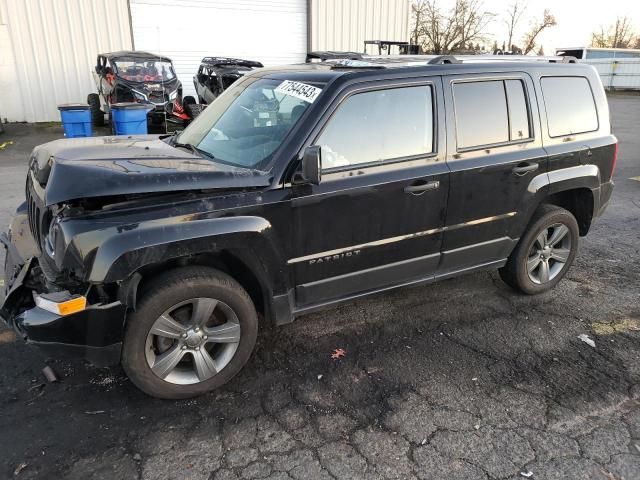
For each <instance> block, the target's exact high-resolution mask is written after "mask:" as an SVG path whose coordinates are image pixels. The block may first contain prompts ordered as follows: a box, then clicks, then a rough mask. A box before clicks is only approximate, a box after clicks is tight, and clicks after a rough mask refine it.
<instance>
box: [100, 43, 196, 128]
mask: <svg viewBox="0 0 640 480" xmlns="http://www.w3.org/2000/svg"><path fill="white" fill-rule="evenodd" d="M94 70H95V71H94V72H93V77H94V79H95V82H96V88H97V90H98V93H90V94H89V96H88V97H87V103H88V104H89V106H90V107H91V114H92V118H93V123H94V125H98V126H100V125H104V114H105V113H107V114H108V115H109V118H111V113H110V112H111V105H113V104H114V103H122V102H138V103H145V104H149V106H150V110H149V115H148V116H149V120H150V121H151V122H152V123H153V124H155V125H160V124H164V123H165V121H167V122H172V123H175V124H178V125H180V126H182V125H183V124H185V123H188V122H189V121H190V120H192V118H193V117H195V116H196V115H197V113H199V112H195V113H193V112H191V111H190V109H189V108H185V104H186V105H193V104H195V103H196V101H195V98H193V97H191V96H187V97H185V98H184V99H183V98H182V83H180V80H178V77H177V76H176V72H175V70H174V69H173V64H172V63H171V59H170V58H167V57H161V56H159V55H155V54H153V53H148V52H129V51H123V52H113V53H101V54H99V55H98V58H97V60H96V66H95V69H94Z"/></svg>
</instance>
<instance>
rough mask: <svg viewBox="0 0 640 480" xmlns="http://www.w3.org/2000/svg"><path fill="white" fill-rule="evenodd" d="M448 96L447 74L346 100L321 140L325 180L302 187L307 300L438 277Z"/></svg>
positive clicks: (302, 288) (298, 198)
mask: <svg viewBox="0 0 640 480" xmlns="http://www.w3.org/2000/svg"><path fill="white" fill-rule="evenodd" d="M443 106H444V104H443V98H442V93H441V81H440V78H439V77H431V78H429V79H428V81H426V80H425V79H421V81H419V82H418V81H413V82H412V83H410V84H407V83H406V81H405V82H404V83H402V84H401V83H398V82H384V83H382V82H380V83H378V82H376V83H368V84H367V87H366V88H365V89H363V88H362V86H359V87H353V88H351V89H348V90H346V91H345V92H344V93H343V94H342V96H340V97H339V98H338V99H337V100H336V102H335V104H334V106H333V107H332V108H331V109H330V111H329V113H327V115H326V117H325V118H328V119H327V120H326V121H323V122H324V123H323V126H322V128H321V130H320V131H319V133H318V134H317V136H316V138H315V141H314V142H313V144H315V145H320V146H321V149H322V150H321V152H322V180H321V182H320V185H317V186H308V185H306V186H302V187H297V188H296V187H295V186H294V187H293V188H294V198H293V199H292V208H293V218H294V222H295V223H294V231H295V242H294V245H295V247H294V251H295V254H294V256H293V258H291V259H289V261H288V264H289V267H290V269H291V270H290V272H291V274H292V275H293V278H294V280H295V284H296V303H297V305H298V307H299V308H304V307H308V306H312V305H318V304H323V303H331V302H333V301H337V300H340V299H344V298H348V297H353V296H355V295H357V294H360V293H365V292H370V291H375V290H381V289H384V288H387V287H391V286H394V285H398V284H405V283H412V282H417V281H420V280H424V279H428V278H431V277H433V275H434V272H435V270H436V267H437V265H438V262H439V257H440V246H441V241H442V227H443V225H444V219H445V209H446V208H445V207H446V200H447V194H448V188H449V184H448V183H449V181H448V168H447V166H446V163H445V161H444V154H445V152H444V148H445V135H444V130H443V128H442V127H441V126H442V125H444V109H443ZM439 126H440V127H439Z"/></svg>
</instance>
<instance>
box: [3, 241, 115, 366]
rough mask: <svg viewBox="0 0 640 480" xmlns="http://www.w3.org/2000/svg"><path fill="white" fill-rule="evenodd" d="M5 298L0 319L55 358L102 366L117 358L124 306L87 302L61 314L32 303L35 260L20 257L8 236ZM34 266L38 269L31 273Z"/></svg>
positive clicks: (112, 362)
mask: <svg viewBox="0 0 640 480" xmlns="http://www.w3.org/2000/svg"><path fill="white" fill-rule="evenodd" d="M0 243H2V245H3V246H4V247H5V250H6V255H7V257H6V263H5V282H6V283H5V298H4V301H3V302H2V304H0V319H1V320H2V321H3V322H4V323H6V324H7V325H8V326H9V327H11V328H13V330H15V332H16V333H17V334H18V335H19V336H20V337H21V338H22V339H24V340H25V341H26V342H27V343H31V344H34V345H37V346H39V347H41V348H42V349H43V350H45V351H47V352H49V353H51V354H53V355H55V356H66V357H68V356H73V357H82V358H86V359H87V360H89V361H90V362H92V363H94V364H96V365H100V366H106V365H114V364H117V363H119V361H120V351H121V347H122V338H123V335H124V322H125V315H126V307H125V306H124V305H122V303H120V302H114V303H110V304H107V305H90V306H88V307H87V308H86V309H85V310H82V311H80V312H77V313H74V314H71V315H65V316H60V315H58V314H54V313H52V312H49V311H47V310H44V309H42V308H39V307H37V306H35V304H34V301H33V292H34V291H33V289H32V288H31V287H29V285H32V284H34V278H33V277H34V276H35V275H37V273H36V272H37V270H39V269H36V267H37V266H38V259H37V258H36V257H32V258H30V259H28V260H27V261H24V260H23V259H22V258H20V257H19V254H18V253H17V250H16V249H15V248H13V245H12V243H11V240H10V239H9V237H8V236H7V235H6V234H3V236H2V237H1V242H0ZM34 270H36V272H34Z"/></svg>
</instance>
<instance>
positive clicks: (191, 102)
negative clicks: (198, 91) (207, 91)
mask: <svg viewBox="0 0 640 480" xmlns="http://www.w3.org/2000/svg"><path fill="white" fill-rule="evenodd" d="M195 103H196V99H195V98H194V97H193V96H192V95H187V96H186V97H184V98H183V99H182V107H183V108H185V107H186V106H187V105H194V104H195ZM185 109H186V108H185Z"/></svg>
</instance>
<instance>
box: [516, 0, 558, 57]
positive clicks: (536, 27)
mask: <svg viewBox="0 0 640 480" xmlns="http://www.w3.org/2000/svg"><path fill="white" fill-rule="evenodd" d="M554 25H557V22H556V17H554V16H553V14H552V13H551V12H550V11H549V10H548V9H545V11H544V13H543V14H542V21H541V22H534V23H533V24H532V25H531V29H530V30H529V31H528V32H527V34H526V35H525V36H524V38H523V39H522V41H523V43H524V45H525V46H524V48H523V49H522V53H523V54H524V55H527V54H528V53H529V52H531V51H532V50H533V49H534V48H536V40H537V38H538V35H540V34H541V33H542V31H543V30H544V29H545V28H549V27H553V26H554Z"/></svg>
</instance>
